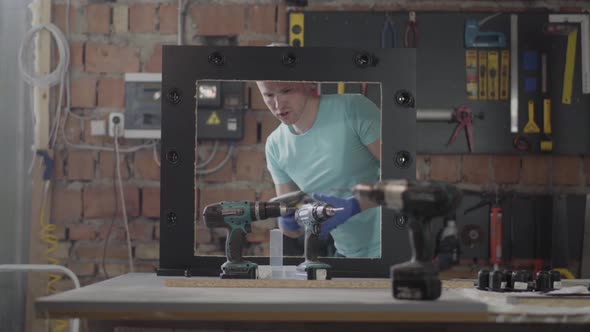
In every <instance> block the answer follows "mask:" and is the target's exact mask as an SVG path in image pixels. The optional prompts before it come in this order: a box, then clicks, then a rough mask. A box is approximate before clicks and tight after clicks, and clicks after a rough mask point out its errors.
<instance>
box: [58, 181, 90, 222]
mask: <svg viewBox="0 0 590 332" xmlns="http://www.w3.org/2000/svg"><path fill="white" fill-rule="evenodd" d="M81 217H82V189H81V188H76V187H75V186H70V187H68V188H63V187H56V188H54V189H53V195H52V196H51V219H52V221H53V222H54V223H59V224H65V223H68V222H75V221H79V220H80V219H81Z"/></svg>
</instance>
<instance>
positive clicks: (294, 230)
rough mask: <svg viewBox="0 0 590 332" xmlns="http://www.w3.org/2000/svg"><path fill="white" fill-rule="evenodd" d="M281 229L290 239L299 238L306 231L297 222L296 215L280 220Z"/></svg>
mask: <svg viewBox="0 0 590 332" xmlns="http://www.w3.org/2000/svg"><path fill="white" fill-rule="evenodd" d="M278 222H279V228H280V229H281V231H283V234H285V235H286V236H288V237H290V238H295V239H296V238H298V237H299V236H301V234H303V232H304V231H305V230H304V229H303V228H302V227H301V226H299V224H298V223H297V221H295V214H294V213H293V214H290V215H287V216H281V217H279V218H278Z"/></svg>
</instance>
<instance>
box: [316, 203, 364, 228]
mask: <svg viewBox="0 0 590 332" xmlns="http://www.w3.org/2000/svg"><path fill="white" fill-rule="evenodd" d="M313 199H315V200H316V201H320V202H324V203H328V204H330V205H332V206H333V207H335V208H343V210H341V211H338V213H336V215H335V216H333V217H331V218H329V219H328V220H326V221H324V222H323V223H322V230H321V232H320V238H321V239H325V238H327V237H328V234H329V233H330V232H331V231H332V230H333V229H334V228H336V227H338V226H340V225H341V224H343V223H345V222H346V221H347V220H348V219H349V218H350V217H352V216H354V215H355V214H357V213H359V212H361V208H360V206H359V202H358V201H357V200H356V198H354V197H348V198H339V197H334V196H329V195H323V194H313Z"/></svg>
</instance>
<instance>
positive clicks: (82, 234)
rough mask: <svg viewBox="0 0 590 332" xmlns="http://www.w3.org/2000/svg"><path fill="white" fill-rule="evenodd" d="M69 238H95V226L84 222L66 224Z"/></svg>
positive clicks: (74, 239)
mask: <svg viewBox="0 0 590 332" xmlns="http://www.w3.org/2000/svg"><path fill="white" fill-rule="evenodd" d="M68 235H69V239H70V240H73V241H77V240H94V239H96V226H94V225H85V224H71V225H69V226H68Z"/></svg>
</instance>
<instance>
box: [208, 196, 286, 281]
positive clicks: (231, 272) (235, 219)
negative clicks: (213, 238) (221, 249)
mask: <svg viewBox="0 0 590 332" xmlns="http://www.w3.org/2000/svg"><path fill="white" fill-rule="evenodd" d="M292 212H293V209H289V208H287V207H286V205H285V204H284V203H280V202H252V201H235V202H230V201H223V202H219V203H215V204H211V205H208V206H206V207H205V209H204V210H203V221H204V223H205V226H207V227H208V228H227V231H228V234H227V239H226V241H225V255H226V258H227V261H226V262H225V263H224V264H223V265H222V266H221V270H222V272H221V274H220V277H221V278H222V279H256V278H257V277H258V265H257V264H256V263H253V262H250V261H247V260H245V259H244V258H243V257H242V249H243V247H244V242H245V240H246V234H247V233H250V232H251V231H252V222H253V221H257V220H264V219H267V218H276V217H279V216H284V215H287V214H290V213H292Z"/></svg>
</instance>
